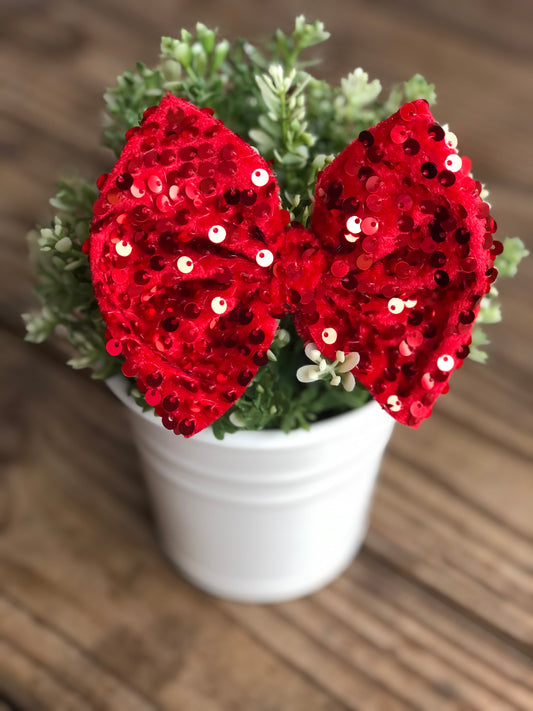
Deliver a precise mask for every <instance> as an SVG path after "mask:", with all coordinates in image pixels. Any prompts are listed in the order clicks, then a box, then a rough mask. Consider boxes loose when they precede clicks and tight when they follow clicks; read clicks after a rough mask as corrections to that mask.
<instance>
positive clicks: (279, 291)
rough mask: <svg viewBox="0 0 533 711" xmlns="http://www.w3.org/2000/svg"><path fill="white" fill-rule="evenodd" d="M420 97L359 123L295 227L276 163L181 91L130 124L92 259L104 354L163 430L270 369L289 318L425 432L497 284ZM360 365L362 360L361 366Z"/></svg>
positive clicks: (465, 163) (451, 139)
mask: <svg viewBox="0 0 533 711" xmlns="http://www.w3.org/2000/svg"><path fill="white" fill-rule="evenodd" d="M455 148H456V138H455V136H454V135H453V134H451V133H446V132H445V131H444V129H443V128H442V127H441V126H439V125H438V124H437V123H436V122H435V120H434V119H433V117H432V116H431V113H430V111H429V108H428V105H427V103H426V102H425V101H422V100H419V101H414V102H412V103H408V104H405V105H404V106H402V107H401V109H400V110H399V111H398V112H397V113H395V114H394V115H393V116H391V117H390V118H388V119H386V120H385V121H382V122H381V123H379V124H378V125H377V126H375V127H373V128H371V129H369V130H368V131H363V132H362V133H361V134H360V135H359V137H358V139H357V140H355V141H354V142H353V143H351V144H350V145H349V146H348V147H347V148H346V149H345V150H343V151H342V153H341V154H340V155H339V156H338V157H337V158H336V159H335V160H334V161H333V162H332V163H331V164H330V165H329V166H328V167H327V168H326V169H325V170H324V171H323V172H322V173H321V174H320V175H319V178H318V182H317V186H316V194H315V201H314V207H313V213H312V218H311V224H310V228H309V229H305V228H304V227H303V226H302V225H299V224H295V223H292V224H289V215H288V213H287V212H286V211H285V210H282V209H280V196H279V187H278V184H277V182H276V179H275V178H274V176H273V174H272V172H271V170H270V168H269V166H268V164H267V163H266V162H265V161H264V160H263V159H262V158H261V156H259V155H258V154H257V153H256V151H255V150H254V149H253V148H251V146H249V145H248V144H247V143H246V142H245V141H243V140H242V139H240V138H239V137H238V136H236V135H235V134H233V133H232V132H231V131H229V130H228V129H227V128H226V127H225V126H224V125H223V124H222V123H221V122H220V121H218V120H216V119H215V118H214V117H213V116H212V112H211V111H210V110H207V109H206V110H200V109H198V108H197V107H195V106H193V105H191V104H190V103H188V102H187V101H184V100H183V99H178V98H176V97H174V96H170V95H168V96H166V97H165V98H163V99H162V101H161V102H160V104H159V105H158V106H157V107H153V108H150V109H148V110H147V111H146V113H145V114H144V118H143V121H142V124H141V126H140V127H138V128H134V129H131V130H130V131H128V134H127V143H126V145H125V147H124V149H123V151H122V154H121V156H120V158H119V159H118V160H117V162H116V164H115V166H114V168H113V170H112V171H111V173H110V174H109V175H108V176H102V178H101V179H100V180H99V182H98V187H99V188H100V190H101V193H100V196H99V198H98V200H97V201H96V203H95V206H94V220H93V224H92V229H91V238H90V261H91V268H92V274H93V282H94V289H95V293H96V297H97V299H98V303H99V306H100V309H101V311H102V314H103V317H104V319H105V322H106V324H107V329H108V330H107V338H108V342H107V349H108V351H109V352H110V353H111V354H113V355H118V354H122V356H123V357H124V358H125V361H124V363H123V368H122V369H123V372H124V374H125V375H126V376H130V377H131V376H135V377H136V378H137V383H138V386H139V388H140V390H141V391H142V392H144V393H145V397H146V401H147V402H148V403H149V404H150V405H154V406H155V409H156V412H157V414H158V415H159V416H160V417H162V420H163V424H164V425H165V427H167V428H168V429H171V430H174V431H175V432H176V433H178V434H183V435H185V436H190V435H192V434H194V433H195V432H198V431H200V430H201V429H203V428H204V427H206V426H207V425H209V424H210V423H212V422H213V421H214V420H216V419H217V418H218V417H220V416H221V415H222V414H223V413H224V412H225V411H226V410H227V409H228V408H229V407H230V406H231V405H232V403H233V402H235V400H237V399H238V398H239V397H240V396H241V395H242V393H243V392H244V390H245V389H246V387H247V386H248V385H249V383H250V381H251V380H252V379H253V377H254V375H255V373H256V372H257V369H258V368H259V367H260V366H262V365H264V364H265V363H266V362H267V350H268V348H269V345H270V343H271V341H272V339H273V337H274V334H275V331H276V327H277V319H279V318H280V317H281V316H283V315H284V314H287V313H290V314H292V316H293V318H294V322H295V325H296V329H297V331H298V333H299V334H300V335H301V337H302V338H303V339H304V341H306V342H309V341H312V342H314V343H315V344H316V345H317V348H318V349H319V350H320V351H321V353H322V354H323V355H324V356H325V357H327V358H329V359H331V360H334V359H335V354H336V352H337V351H339V350H340V351H343V352H344V353H346V354H347V353H353V352H355V353H358V354H359V362H358V363H357V365H356V366H355V367H354V369H353V371H352V372H353V374H354V376H355V378H356V379H357V380H358V381H359V382H360V383H362V384H363V385H365V386H366V387H367V388H368V389H369V390H370V392H371V394H372V395H373V397H374V398H375V399H376V400H377V401H378V402H379V403H380V404H381V405H382V407H384V408H385V409H386V410H387V411H388V412H390V413H391V415H392V416H393V417H394V418H395V419H397V420H398V421H400V422H402V423H405V424H408V425H411V426H414V427H416V426H417V425H418V424H420V422H421V420H422V419H423V418H425V417H427V416H428V415H429V414H430V412H431V408H432V406H433V403H434V401H435V399H436V398H437V397H438V395H440V394H441V393H442V392H445V391H446V390H447V381H448V378H449V375H450V373H451V371H453V370H454V369H455V368H457V367H459V366H460V365H461V363H462V359H464V358H465V357H466V355H467V354H468V344H469V343H470V340H471V336H470V333H471V330H472V324H473V321H474V319H475V318H476V315H477V312H478V310H479V304H480V301H481V298H482V296H483V294H485V293H486V292H487V291H488V290H489V288H490V283H491V282H492V281H493V280H494V278H495V276H496V270H495V269H494V267H493V260H494V256H495V254H496V253H497V252H498V251H499V249H501V245H500V244H499V243H497V242H495V243H494V244H493V240H492V233H493V232H494V231H495V228H496V224H495V222H494V220H493V219H492V218H491V217H490V215H489V206H488V205H487V204H486V203H484V202H483V201H482V200H481V198H480V191H481V185H480V184H479V183H478V182H476V181H474V180H473V179H472V178H471V177H470V175H469V172H470V161H469V160H468V159H467V158H463V159H461V158H460V157H459V156H458V154H457V152H456V150H455ZM352 359H353V361H355V360H357V359H356V358H353V357H352Z"/></svg>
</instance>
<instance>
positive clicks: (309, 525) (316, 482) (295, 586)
mask: <svg viewBox="0 0 533 711" xmlns="http://www.w3.org/2000/svg"><path fill="white" fill-rule="evenodd" d="M108 385H109V387H110V389H111V390H112V391H113V392H114V393H115V395H117V397H119V398H120V400H122V402H124V403H125V404H126V405H127V407H128V413H129V418H130V421H131V425H132V427H133V432H134V437H135V442H136V445H137V447H138V450H139V454H140V456H141V459H142V462H143V465H144V471H145V475H146V480H147V484H148V488H149V491H150V494H151V497H152V501H153V507H154V510H155V517H156V521H157V524H158V528H159V532H160V536H161V541H162V545H163V548H164V550H165V552H166V553H167V555H168V556H169V558H170V559H171V560H172V562H173V563H174V564H175V565H176V566H177V567H178V568H179V570H180V571H181V572H182V573H183V575H184V576H185V577H186V578H188V579H189V580H190V581H191V582H193V583H194V584H196V585H197V586H198V587H200V588H202V589H203V590H205V591H207V592H210V593H212V594H214V595H217V596H219V597H223V598H227V599H231V600H235V601H240V602H251V603H272V602H279V601H282V600H289V599H293V598H297V597H301V596H303V595H307V594H309V593H311V592H314V591H316V590H318V589H319V588H321V587H323V586H324V585H326V584H327V583H329V582H331V581H332V580H333V579H334V578H336V577H337V576H338V575H339V574H340V573H341V572H342V571H343V570H344V569H345V568H346V567H347V566H348V565H349V564H350V562H351V561H352V559H353V557H354V556H355V554H356V553H357V552H358V550H359V548H360V546H361V544H362V542H363V539H364V537H365V534H366V530H367V526H368V516H369V510H370V504H371V500H372V494H373V490H374V485H375V482H376V478H377V474H378V470H379V465H380V461H381V457H382V455H383V451H384V449H385V447H386V445H387V442H388V440H389V437H390V435H391V432H392V428H393V425H394V420H393V419H392V418H391V417H390V416H389V415H387V414H386V413H385V412H383V411H382V410H381V408H380V406H379V405H377V403H375V402H374V401H371V402H370V403H368V404H367V405H365V406H364V407H363V408H361V409H359V410H354V411H351V412H349V413H346V414H343V415H339V416H337V417H333V418H331V419H327V420H323V421H321V422H317V423H315V424H313V425H312V426H311V428H310V429H309V430H308V431H307V430H294V431H293V432H291V433H290V434H288V435H287V434H285V433H284V432H281V431H279V430H264V431H262V432H247V431H243V432H237V433H235V434H233V435H227V436H226V437H225V438H224V440H222V441H220V440H217V439H216V438H215V437H214V435H213V433H212V431H211V429H207V430H204V431H202V432H200V433H198V434H197V435H194V436H193V437H191V438H190V439H185V438H184V437H181V436H176V435H175V434H173V433H171V432H169V431H168V430H166V429H165V428H164V427H163V426H162V425H161V423H160V420H159V419H158V418H156V417H155V415H153V414H152V413H151V412H150V413H143V412H142V411H141V410H140V409H139V408H138V407H137V406H136V404H135V402H134V401H133V400H132V399H131V398H129V397H128V395H127V394H126V381H125V380H124V379H123V378H122V377H118V378H113V379H111V380H109V381H108Z"/></svg>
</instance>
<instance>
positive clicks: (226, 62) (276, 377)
mask: <svg viewBox="0 0 533 711" xmlns="http://www.w3.org/2000/svg"><path fill="white" fill-rule="evenodd" d="M328 37H329V33H328V32H326V31H325V29H324V25H323V24H322V23H321V22H318V21H316V22H312V23H308V22H306V20H305V18H304V17H303V16H300V17H298V18H297V19H296V22H295V27H294V30H293V31H292V32H291V33H290V34H285V33H284V32H282V31H281V30H276V32H275V33H274V35H273V37H272V38H271V39H270V40H269V41H267V42H266V43H265V45H264V46H261V47H256V46H253V45H252V44H250V43H249V42H247V41H245V40H242V39H237V40H235V41H234V42H233V43H230V42H228V41H227V40H225V39H219V38H218V36H217V32H216V31H215V30H210V29H208V28H207V27H206V26H205V25H203V24H201V23H198V24H197V25H196V31H195V32H194V33H191V32H188V31H187V30H182V32H181V36H180V38H179V39H172V38H170V37H163V39H162V41H161V55H160V61H159V63H158V65H157V66H156V67H155V68H154V69H149V68H148V67H146V66H145V65H144V64H143V63H141V62H139V63H138V64H137V67H136V68H135V69H134V70H128V71H126V72H125V73H124V74H123V75H122V76H119V77H118V78H117V83H116V85H115V86H114V87H113V88H111V89H108V90H107V91H106V92H105V94H104V100H105V105H106V113H105V121H104V128H103V143H104V144H105V145H106V146H108V147H109V148H110V149H111V150H112V151H113V152H114V153H115V155H117V156H118V155H119V154H120V151H121V150H122V147H123V145H124V142H125V133H126V131H127V130H128V129H129V128H131V127H132V126H136V125H138V123H139V121H140V119H141V117H142V114H143V112H144V111H145V109H147V108H148V107H149V106H152V105H154V104H156V103H158V102H159V100H160V99H161V98H162V96H163V95H164V94H165V93H166V92H171V93H173V94H175V95H177V96H180V97H183V98H185V99H187V100H189V101H191V102H192V103H194V104H196V105H198V106H200V107H203V106H209V107H211V108H213V109H214V111H215V115H216V116H217V118H219V119H221V120H222V121H223V122H224V123H225V124H226V125H227V126H228V128H230V129H231V130H232V131H234V132H235V133H237V134H239V135H240V136H242V138H244V139H245V140H247V141H249V142H250V143H251V144H252V145H253V146H255V148H257V150H258V151H259V152H260V153H261V155H262V156H263V157H264V158H266V159H267V160H269V161H272V167H273V170H274V172H275V173H276V176H277V179H278V182H279V184H280V187H281V196H282V202H283V207H285V208H286V209H288V210H289V211H290V212H291V214H292V217H293V218H294V219H296V220H298V221H300V222H302V223H304V224H306V223H307V221H308V219H309V216H310V211H311V204H312V197H313V193H314V186H315V183H316V177H317V173H318V172H319V171H320V170H322V169H323V168H324V166H326V165H327V164H328V163H330V162H331V161H332V160H333V158H334V157H335V155H336V154H337V153H339V152H340V151H341V150H342V149H343V148H345V147H346V146H347V145H348V144H349V143H350V142H351V141H352V140H353V139H354V138H355V137H356V136H357V135H358V134H359V132H360V131H361V130H363V129H365V128H368V127H369V126H371V125H374V124H376V123H378V122H379V121H381V120H382V119H383V118H385V117H386V116H388V115H390V114H391V113H393V112H395V111H396V110H397V109H398V108H399V107H400V105H401V104H402V103H403V102H404V101H411V100H413V99H415V98H424V99H426V100H427V101H428V102H429V103H430V104H432V103H434V102H435V88H434V86H433V85H432V84H428V83H427V82H426V81H425V79H424V78H423V77H421V76H420V75H418V74H417V75H415V76H414V77H413V78H412V79H410V80H409V81H407V82H404V83H403V84H401V85H399V86H396V87H394V88H393V89H392V91H390V93H389V94H388V95H387V96H386V97H384V98H380V97H381V93H382V87H381V84H380V82H379V81H378V80H377V79H373V80H370V79H369V77H368V75H367V74H366V73H365V72H364V71H363V70H362V69H360V68H358V69H355V70H354V71H353V72H350V73H349V74H348V75H347V76H346V77H345V78H343V79H341V82H340V85H339V86H332V85H331V84H329V83H328V82H326V81H325V80H323V79H319V78H317V77H315V76H313V74H311V73H310V66H311V65H312V64H313V62H309V61H305V60H304V59H302V52H304V50H306V49H308V48H309V47H312V46H314V45H317V44H319V43H321V42H323V41H325V40H327V39H328ZM96 194H97V191H96V188H95V187H94V185H93V183H92V182H87V181H85V180H83V179H82V178H75V179H68V180H64V181H62V182H61V183H60V185H59V189H58V193H57V195H56V197H55V198H53V199H52V200H51V204H52V206H53V207H54V208H55V211H56V212H55V217H54V219H53V221H52V223H51V225H50V226H47V227H44V228H41V229H37V230H34V231H32V232H31V233H30V243H31V246H32V255H33V259H34V264H35V269H36V272H37V277H38V286H37V292H38V294H39V297H40V299H41V301H42V309H41V311H40V312H39V313H36V314H26V315H25V316H24V319H25V321H26V328H27V339H28V340H30V341H34V342H41V341H43V340H45V339H47V338H48V337H50V336H51V335H52V334H53V333H55V332H57V331H58V330H59V331H60V332H62V334H63V335H64V336H65V337H66V338H67V340H68V341H69V342H70V344H71V345H72V346H73V347H74V349H75V351H76V353H77V356H76V357H74V358H72V359H71V360H70V361H69V363H70V365H72V366H73V367H74V368H85V367H89V368H91V369H92V370H93V376H94V377H95V378H107V377H109V376H110V375H112V374H114V373H116V372H119V371H120V363H119V361H118V359H117V358H111V357H110V356H109V355H108V354H107V352H106V350H105V338H104V333H105V326H104V323H103V320H102V317H101V315H100V311H99V309H98V306H97V304H96V300H95V296H94V292H93V289H92V284H91V276H90V269H89V264H88V258H87V255H86V254H85V253H84V252H83V249H82V247H83V243H84V241H85V240H86V239H87V237H88V234H89V227H90V222H91V218H92V204H93V202H94V200H95V199H96ZM525 254H527V252H526V250H525V249H524V246H523V244H522V242H521V241H520V240H519V239H518V238H513V239H508V240H506V241H505V250H504V252H503V254H501V255H500V256H499V257H498V258H497V262H496V267H497V268H498V270H499V272H500V274H505V275H508V276H512V275H513V274H514V272H515V271H516V265H517V264H518V262H519V261H520V259H521V258H522V257H523V256H525ZM500 318H501V315H500V308H499V304H498V301H497V291H496V290H495V289H494V288H493V289H492V291H491V293H490V295H489V296H487V297H486V298H485V299H484V301H483V304H482V308H481V312H480V316H479V317H478V320H477V324H476V328H475V329H474V333H473V344H472V354H471V357H474V358H475V359H476V360H480V361H483V360H484V359H485V358H486V354H485V353H484V351H483V350H482V348H483V346H484V345H485V344H486V343H487V339H486V336H485V334H484V333H483V331H482V330H481V329H480V328H479V324H482V323H494V322H496V321H499V320H500ZM269 356H270V358H271V360H270V362H269V363H268V364H267V365H265V366H263V367H262V368H260V370H259V372H258V373H257V376H256V377H255V379H254V380H253V381H252V383H251V384H250V386H249V387H248V388H247V390H246V392H245V393H244V395H243V396H242V397H241V398H240V399H239V400H238V401H237V402H236V403H235V404H234V405H233V407H232V408H231V410H230V411H229V412H228V413H226V414H225V415H224V416H223V417H221V418H220V419H219V420H218V421H217V422H215V423H214V424H213V430H214V432H215V434H216V436H217V437H223V436H224V433H226V432H233V431H235V430H237V429H239V428H246V429H264V428H274V427H275V428H281V429H283V430H285V431H289V430H291V429H293V428H296V427H306V426H308V424H309V422H312V421H313V420H316V419H317V418H320V417H324V416H327V415H329V414H333V413H338V412H342V411H345V410H348V409H351V408H353V407H358V406H360V405H361V404H363V403H364V402H365V401H366V400H367V399H368V398H369V395H368V393H367V391H366V390H364V388H361V387H360V386H357V387H356V388H355V389H354V390H352V391H351V392H348V391H346V390H344V389H343V388H342V387H338V386H334V385H332V384H331V382H332V379H331V378H330V377H327V378H326V377H325V376H324V377H325V379H318V380H316V381H315V382H312V383H305V384H304V383H301V382H299V381H298V380H297V379H296V371H297V370H298V368H301V367H302V366H303V365H305V364H306V363H309V361H308V360H307V359H306V356H305V354H304V343H303V342H302V341H301V339H300V338H299V337H298V336H297V335H296V333H295V331H294V329H293V327H292V324H291V323H289V322H288V323H283V324H281V325H280V330H279V331H278V334H277V336H276V338H275V340H274V343H273V344H272V345H271V349H270V351H269ZM333 365H334V364H333ZM329 366H331V364H329ZM329 366H328V368H326V369H325V370H324V374H325V375H327V372H329V370H331V367H329ZM337 380H340V378H336V379H333V382H336V381H337ZM132 394H133V395H134V397H135V398H136V399H137V401H138V402H140V403H141V404H142V403H143V399H142V395H141V393H140V392H139V391H138V390H137V389H136V388H135V387H134V386H133V385H132Z"/></svg>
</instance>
